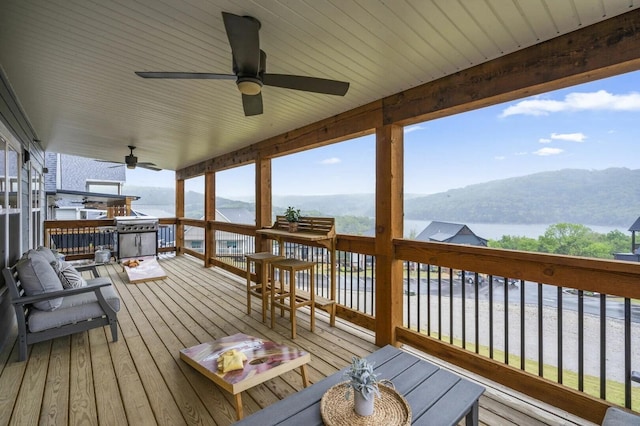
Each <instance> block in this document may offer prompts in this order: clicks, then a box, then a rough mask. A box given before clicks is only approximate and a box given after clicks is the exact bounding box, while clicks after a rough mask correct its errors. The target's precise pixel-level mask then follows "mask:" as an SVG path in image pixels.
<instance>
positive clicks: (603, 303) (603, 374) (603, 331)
mask: <svg viewBox="0 0 640 426" xmlns="http://www.w3.org/2000/svg"><path fill="white" fill-rule="evenodd" d="M606 297H607V296H606V295H605V294H600V399H606V398H607V350H606V348H605V347H606V345H607V299H606Z"/></svg>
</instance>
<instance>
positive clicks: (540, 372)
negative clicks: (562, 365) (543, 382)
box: [538, 283, 544, 377]
mask: <svg viewBox="0 0 640 426" xmlns="http://www.w3.org/2000/svg"><path fill="white" fill-rule="evenodd" d="M542 318H543V317H542V284H541V283H538V376H540V377H544V350H543V349H544V339H543V334H544V333H543V328H542V326H543V324H542Z"/></svg>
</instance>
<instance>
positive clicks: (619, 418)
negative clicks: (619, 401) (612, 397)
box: [602, 407, 640, 426]
mask: <svg viewBox="0 0 640 426" xmlns="http://www.w3.org/2000/svg"><path fill="white" fill-rule="evenodd" d="M602 425H603V426H624V425H640V416H638V415H637V414H633V413H630V412H628V411H624V410H621V409H619V408H616V407H609V408H608V409H607V413H606V414H605V415H604V419H603V420H602Z"/></svg>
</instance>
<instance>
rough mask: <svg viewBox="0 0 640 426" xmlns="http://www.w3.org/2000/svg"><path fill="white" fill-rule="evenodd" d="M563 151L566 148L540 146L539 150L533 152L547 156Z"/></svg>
mask: <svg viewBox="0 0 640 426" xmlns="http://www.w3.org/2000/svg"><path fill="white" fill-rule="evenodd" d="M562 152H564V150H563V149H560V148H540V149H539V150H537V151H534V152H533V154H535V155H539V156H541V157H547V156H549V155H558V154H561V153H562Z"/></svg>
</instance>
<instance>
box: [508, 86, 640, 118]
mask: <svg viewBox="0 0 640 426" xmlns="http://www.w3.org/2000/svg"><path fill="white" fill-rule="evenodd" d="M587 110H591V111H593V110H608V111H640V93H636V92H631V93H628V94H624V95H614V94H611V93H609V92H607V91H606V90H598V91H597V92H591V93H580V92H574V93H569V94H568V95H567V96H565V98H564V100H562V101H556V100H552V99H541V98H539V97H536V98H533V99H526V100H524V101H520V102H518V103H517V104H515V105H511V106H508V107H507V108H506V109H505V110H504V111H502V114H500V117H508V116H510V115H519V114H522V115H549V114H550V113H552V112H560V111H587Z"/></svg>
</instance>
